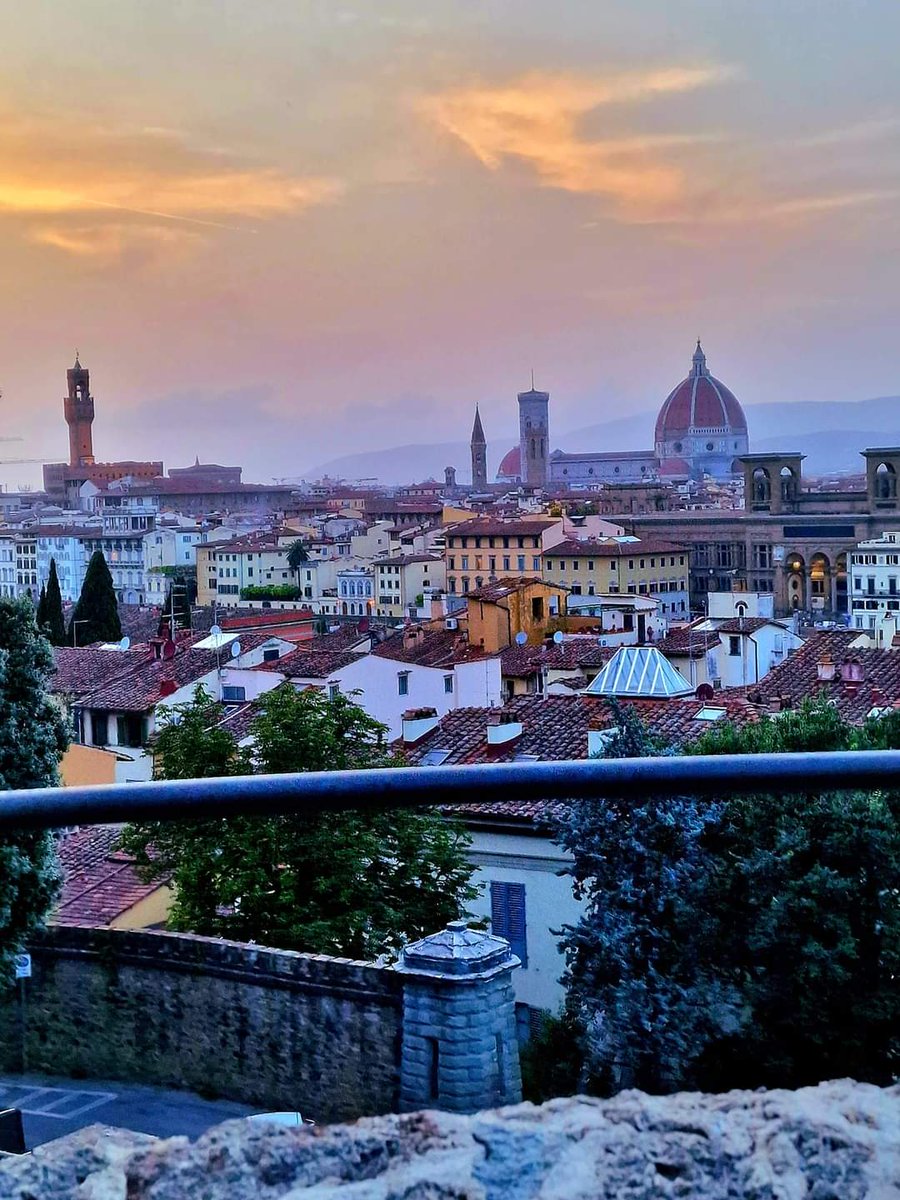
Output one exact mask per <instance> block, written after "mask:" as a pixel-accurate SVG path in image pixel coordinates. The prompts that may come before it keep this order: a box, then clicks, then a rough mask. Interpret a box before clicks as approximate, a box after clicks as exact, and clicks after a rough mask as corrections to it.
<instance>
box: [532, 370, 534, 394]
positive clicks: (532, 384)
mask: <svg viewBox="0 0 900 1200" xmlns="http://www.w3.org/2000/svg"><path fill="white" fill-rule="evenodd" d="M531 390H532V391H534V367H532V368H531Z"/></svg>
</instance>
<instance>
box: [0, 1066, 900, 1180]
mask: <svg viewBox="0 0 900 1200" xmlns="http://www.w3.org/2000/svg"><path fill="white" fill-rule="evenodd" d="M0 1196H2V1197H3V1198H4V1200H34V1197H36V1196H40V1197H41V1200H88V1198H91V1200H101V1198H103V1200H106V1198H109V1200H113V1197H117V1198H121V1197H124V1196H127V1197H128V1198H129V1200H184V1198H185V1197H192V1196H197V1197H200V1196H202V1197H203V1198H204V1200H281V1198H282V1197H283V1198H284V1200H301V1198H302V1197H305V1196H308V1197H309V1198H310V1200H313V1198H315V1200H342V1198H345V1200H410V1198H411V1197H417V1198H419V1200H421V1198H423V1197H428V1200H462V1198H466V1200H477V1198H482V1200H483V1198H484V1197H488V1198H490V1200H550V1198H551V1197H552V1198H556V1200H560V1198H562V1197H564V1198H565V1200H663V1198H665V1197H671V1198H673V1200H674V1198H675V1197H684V1198H687V1197H690V1198H691V1200H800V1198H805V1200H897V1198H898V1197H900V1088H898V1087H894V1088H885V1089H884V1090H882V1089H880V1088H876V1087H872V1086H869V1085H866V1084H857V1083H853V1082H851V1081H850V1080H841V1081H839V1082H836V1083H824V1084H821V1085H820V1086H819V1087H814V1088H803V1089H802V1090H800V1091H797V1092H786V1091H772V1092H765V1091H758V1092H728V1093H726V1094H724V1095H720V1096H704V1095H701V1094H699V1093H696V1092H695V1093H692V1094H681V1095H677V1096H646V1095H644V1094H642V1093H641V1092H622V1093H621V1094H620V1095H618V1096H614V1097H613V1098H612V1099H611V1100H585V1099H583V1098H582V1099H575V1100H553V1101H551V1102H550V1103H549V1104H546V1105H544V1107H543V1108H534V1107H533V1106H532V1105H530V1104H523V1105H519V1106H518V1107H516V1108H507V1109H505V1110H503V1111H501V1112H493V1113H490V1112H488V1113H480V1114H478V1115H477V1116H458V1115H456V1114H450V1113H437V1112H425V1113H417V1114H415V1115H410V1116H402V1117H397V1116H388V1117H375V1118H370V1119H368V1120H363V1121H360V1122H358V1123H357V1124H355V1125H351V1126H342V1125H333V1126H331V1127H329V1128H327V1129H322V1128H317V1129H313V1130H309V1129H286V1128H283V1127H281V1128H279V1127H277V1126H273V1125H268V1124H256V1123H252V1122H249V1121H232V1122H229V1123H228V1124H225V1125H220V1126H218V1127H217V1128H215V1129H211V1130H210V1131H209V1132H208V1133H206V1134H204V1135H203V1137H201V1138H200V1139H199V1140H198V1141H196V1142H193V1143H191V1142H188V1140H187V1139H186V1138H183V1137H180V1138H172V1139H170V1140H169V1141H162V1142H156V1143H154V1142H153V1141H152V1140H151V1139H149V1138H147V1137H144V1136H142V1135H140V1134H124V1133H120V1134H112V1135H111V1134H110V1132H109V1130H107V1129H105V1128H102V1127H101V1126H93V1127H91V1128H89V1129H85V1130H82V1131H81V1132H80V1133H76V1134H73V1135H72V1136H71V1137H67V1138H64V1139H62V1140H61V1141H58V1142H50V1143H49V1144H48V1145H45V1146H40V1147H38V1149H37V1150H36V1151H35V1153H34V1154H33V1155H29V1156H27V1157H23V1158H20V1159H11V1160H7V1161H6V1162H5V1163H4V1162H0Z"/></svg>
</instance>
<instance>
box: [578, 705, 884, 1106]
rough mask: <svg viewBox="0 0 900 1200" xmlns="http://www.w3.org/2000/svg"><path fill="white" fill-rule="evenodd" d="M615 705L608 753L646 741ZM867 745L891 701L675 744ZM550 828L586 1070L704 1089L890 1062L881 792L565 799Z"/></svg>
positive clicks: (782, 748) (732, 749)
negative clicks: (570, 908) (563, 879)
mask: <svg viewBox="0 0 900 1200" xmlns="http://www.w3.org/2000/svg"><path fill="white" fill-rule="evenodd" d="M635 721H636V718H634V717H633V716H632V717H630V718H626V719H625V720H624V721H623V719H622V717H621V715H620V717H619V724H620V727H621V729H622V732H621V734H620V735H619V737H618V738H617V739H613V742H612V743H611V745H610V746H609V747H608V749H607V753H608V754H625V755H627V754H629V753H635V752H641V751H643V752H645V753H646V752H647V751H648V749H649V750H650V751H652V750H653V747H649V746H648V744H647V741H646V738H645V737H644V736H643V735H641V734H640V733H639V732H638V731H637V729H636V727H635V724H634V722H635ZM623 739H624V742H623ZM876 745H877V746H881V747H890V748H895V747H897V746H898V745H900V721H898V719H897V717H896V715H895V714H891V715H889V716H888V717H886V718H884V720H883V721H880V720H870V721H868V722H867V723H866V725H865V726H864V727H863V728H862V729H854V728H852V727H850V726H848V725H847V724H846V723H845V722H844V721H843V720H842V719H841V717H840V715H839V714H838V713H837V712H836V710H835V709H833V708H831V707H830V706H829V705H827V704H826V703H824V702H822V701H816V702H808V703H805V704H803V705H801V706H800V707H799V708H798V709H796V710H793V711H788V712H785V713H782V714H780V715H779V717H778V719H777V720H771V719H768V718H764V719H762V720H761V721H759V722H757V723H754V724H748V725H746V726H743V727H741V728H735V727H734V726H732V725H729V724H723V725H721V726H717V727H716V728H715V729H713V730H712V731H711V732H709V733H708V734H706V735H705V736H704V737H702V738H700V739H699V740H698V741H697V742H696V743H694V745H692V746H690V747H688V748H687V752H689V753H703V754H742V753H751V754H756V753H761V754H772V753H779V752H785V753H789V752H794V751H800V750H819V751H823V750H824V751H828V750H837V749H843V750H847V749H850V750H852V749H858V748H867V747H869V746H876ZM560 840H561V841H562V842H563V844H564V845H566V846H567V847H568V848H569V849H570V850H571V851H572V852H573V856H574V864H573V872H574V875H575V886H576V889H577V890H580V893H581V894H582V895H584V896H585V898H586V899H587V900H588V907H587V909H586V912H585V915H584V917H583V918H582V920H581V921H580V922H579V923H578V925H577V926H575V927H573V928H571V929H567V930H566V931H564V945H565V948H566V953H567V962H568V976H567V978H568V982H569V985H570V989H571V990H570V1000H571V1003H572V1005H573V1007H574V1009H575V1011H576V1012H577V1013H578V1016H579V1018H580V1020H581V1023H582V1025H583V1027H584V1029H585V1031H586V1033H585V1035H584V1049H585V1055H586V1059H587V1061H588V1063H589V1066H590V1069H591V1071H592V1073H593V1075H594V1077H595V1079H599V1086H601V1087H605V1088H607V1089H610V1088H615V1087H616V1086H621V1084H622V1083H623V1082H636V1083H638V1085H639V1086H643V1087H647V1088H649V1089H650V1090H659V1091H667V1090H672V1089H675V1088H704V1089H708V1090H720V1089H722V1088H730V1087H757V1086H768V1087H797V1086H801V1085H804V1084H808V1083H814V1082H817V1081H819V1080H822V1079H827V1078H835V1077H841V1076H845V1075H851V1076H853V1077H854V1078H856V1079H860V1080H867V1081H871V1082H874V1083H886V1082H888V1081H890V1080H891V1079H892V1078H893V1077H894V1076H895V1075H896V1073H897V1067H898V1062H900V1038H898V1034H897V1030H898V1028H900V989H898V988H897V984H896V981H897V978H898V977H900V798H898V796H897V795H895V794H892V793H885V792H875V793H865V792H854V791H849V792H846V791H845V792H812V793H810V792H804V793H800V794H795V795H783V794H760V795H753V796H735V795H727V796H722V797H715V798H713V799H708V800H703V799H691V798H690V797H678V798H675V799H668V800H665V801H662V802H655V801H654V800H653V799H652V798H651V799H641V800H639V801H637V802H634V803H633V804H632V805H630V806H628V807H626V806H622V805H616V804H615V803H612V802H607V801H601V802H595V803H592V804H591V805H590V806H589V807H588V806H585V805H579V804H576V805H574V806H573V811H572V816H571V817H570V818H569V819H567V820H566V821H565V822H564V825H563V829H562V831H561V834H560ZM623 1064H624V1067H625V1068H626V1069H625V1070H624V1071H623V1069H622V1066H623Z"/></svg>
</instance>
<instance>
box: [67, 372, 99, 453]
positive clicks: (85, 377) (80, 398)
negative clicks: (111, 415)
mask: <svg viewBox="0 0 900 1200" xmlns="http://www.w3.org/2000/svg"><path fill="white" fill-rule="evenodd" d="M66 381H67V383H68V388H69V390H68V395H67V396H66V397H65V399H64V400H63V405H64V408H65V414H66V424H67V425H68V426H69V466H70V467H82V466H90V465H91V464H92V463H93V461H94V444H93V438H92V435H91V425H92V424H93V421H94V397H93V396H92V395H91V373H90V371H88V369H87V368H86V367H83V366H82V365H81V363H80V362H79V361H78V353H77V351H76V353H75V366H74V367H71V368H70V369H69V370H68V371H66Z"/></svg>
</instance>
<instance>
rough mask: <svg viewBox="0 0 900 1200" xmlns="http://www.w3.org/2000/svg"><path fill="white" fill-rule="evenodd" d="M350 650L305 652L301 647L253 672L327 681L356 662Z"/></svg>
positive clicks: (356, 657)
mask: <svg viewBox="0 0 900 1200" xmlns="http://www.w3.org/2000/svg"><path fill="white" fill-rule="evenodd" d="M359 658H360V655H359V654H355V653H354V652H353V651H352V650H307V649H306V647H301V648H300V649H298V650H293V651H291V653H290V654H284V655H282V657H281V658H279V659H277V660H275V661H273V662H265V663H260V664H259V665H258V666H256V667H254V668H253V670H254V671H277V672H278V674H279V675H283V676H284V677H285V679H327V678H328V676H329V675H333V674H334V672H335V671H340V670H341V669H342V668H343V667H349V666H350V665H351V664H352V663H355V662H358V661H359Z"/></svg>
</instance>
